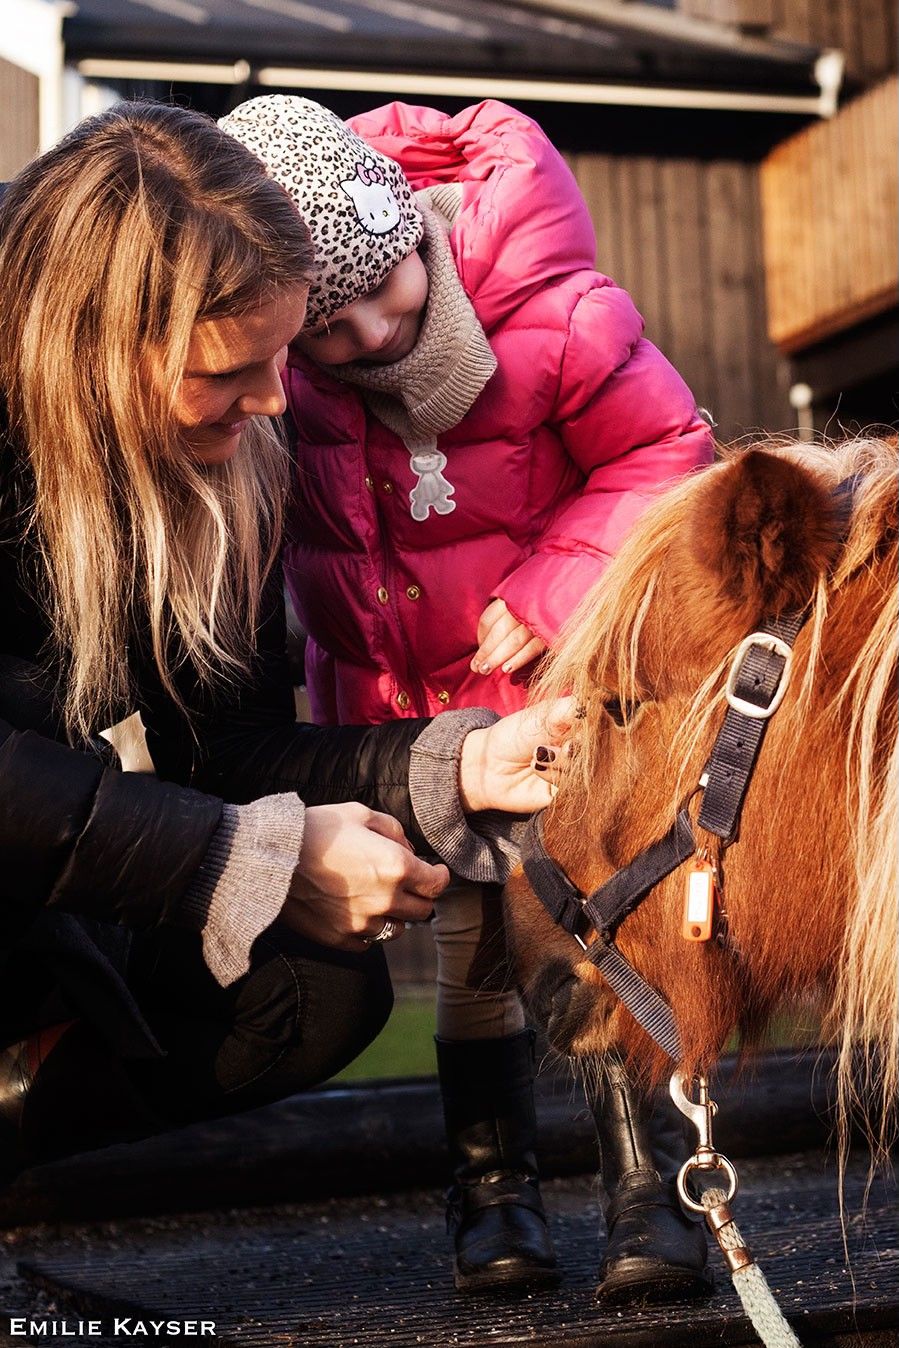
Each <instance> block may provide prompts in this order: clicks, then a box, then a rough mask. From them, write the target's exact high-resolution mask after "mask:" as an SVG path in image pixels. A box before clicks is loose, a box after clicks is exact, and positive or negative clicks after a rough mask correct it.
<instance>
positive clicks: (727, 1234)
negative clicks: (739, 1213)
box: [702, 1189, 801, 1348]
mask: <svg viewBox="0 0 899 1348" xmlns="http://www.w3.org/2000/svg"><path fill="white" fill-rule="evenodd" d="M702 1206H703V1208H704V1209H705V1220H706V1224H707V1225H708V1228H709V1230H710V1231H711V1233H712V1235H713V1236H714V1237H715V1239H716V1240H717V1242H718V1245H719V1247H720V1249H721V1253H722V1254H723V1255H724V1259H725V1263H726V1264H727V1266H728V1268H729V1269H730V1274H731V1278H732V1280H733V1284H734V1290H735V1291H736V1293H737V1296H738V1297H739V1298H740V1301H741V1302H742V1303H743V1309H744V1311H745V1312H746V1314H747V1316H748V1317H749V1320H750V1322H751V1324H752V1327H753V1329H754V1330H755V1332H756V1334H758V1336H759V1338H760V1339H761V1341H762V1343H763V1344H764V1345H765V1348H801V1344H800V1342H799V1340H798V1339H797V1337H796V1335H795V1334H794V1333H793V1331H792V1329H791V1328H790V1326H789V1324H788V1323H787V1321H786V1320H785V1319H784V1315H783V1311H782V1310H781V1309H780V1307H779V1306H778V1304H777V1302H776V1301H775V1299H774V1293H773V1292H772V1291H771V1288H770V1287H769V1286H768V1280H767V1278H766V1277H765V1275H764V1273H763V1272H762V1270H761V1269H760V1268H759V1266H758V1264H757V1263H756V1262H755V1259H754V1258H753V1257H752V1252H751V1251H750V1249H749V1247H748V1246H747V1245H746V1244H745V1242H744V1240H743V1237H742V1236H741V1235H740V1229H739V1227H738V1226H737V1224H736V1222H735V1221H734V1218H733V1214H732V1212H731V1210H730V1207H729V1205H728V1202H727V1194H726V1193H725V1192H724V1190H723V1189H706V1191H705V1193H704V1194H703V1195H702Z"/></svg>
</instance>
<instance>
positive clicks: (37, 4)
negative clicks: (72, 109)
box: [0, 0, 76, 151]
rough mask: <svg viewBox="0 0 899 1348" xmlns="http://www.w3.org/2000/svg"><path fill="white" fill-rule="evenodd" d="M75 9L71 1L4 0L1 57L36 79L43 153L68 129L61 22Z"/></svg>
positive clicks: (0, 29)
mask: <svg viewBox="0 0 899 1348" xmlns="http://www.w3.org/2000/svg"><path fill="white" fill-rule="evenodd" d="M75 8H76V7H75V5H74V4H72V3H70V0H3V22H2V23H0V57H3V59H4V60H6V61H9V62H10V63H11V64H12V65H15V66H18V67H19V68H20V69H21V70H27V71H28V72H29V73H30V74H32V75H36V76H37V79H38V81H39V83H38V90H39V93H38V99H39V104H38V138H39V144H38V149H39V150H40V151H44V150H48V149H49V148H50V146H51V145H53V144H55V142H56V141H57V140H59V137H60V136H61V135H62V133H63V131H64V130H65V129H66V120H65V114H64V104H63V43H62V21H63V19H64V18H65V17H66V16H67V15H68V14H74V12H75Z"/></svg>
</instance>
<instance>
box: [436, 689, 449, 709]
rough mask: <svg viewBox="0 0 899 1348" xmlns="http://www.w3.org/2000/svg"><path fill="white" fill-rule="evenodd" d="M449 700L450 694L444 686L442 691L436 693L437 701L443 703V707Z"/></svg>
mask: <svg viewBox="0 0 899 1348" xmlns="http://www.w3.org/2000/svg"><path fill="white" fill-rule="evenodd" d="M449 700H450V695H449V693H448V692H447V691H446V689H445V688H444V690H443V692H442V693H438V694H437V701H438V702H442V703H443V705H444V707H445V706H446V704H447V703H448V702H449Z"/></svg>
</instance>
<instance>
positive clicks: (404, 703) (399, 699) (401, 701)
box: [396, 693, 411, 711]
mask: <svg viewBox="0 0 899 1348" xmlns="http://www.w3.org/2000/svg"><path fill="white" fill-rule="evenodd" d="M410 700H411V699H410V697H409V694H408V693H397V695H396V705H397V706H398V707H399V708H400V709H401V711H405V710H406V708H407V707H408V705H409V702H410Z"/></svg>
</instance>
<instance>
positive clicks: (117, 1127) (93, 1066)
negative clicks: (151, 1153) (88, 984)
mask: <svg viewBox="0 0 899 1348" xmlns="http://www.w3.org/2000/svg"><path fill="white" fill-rule="evenodd" d="M160 1126H161V1124H160V1122H159V1120H157V1119H156V1118H154V1117H153V1115H152V1114H150V1112H149V1111H148V1110H147V1109H146V1107H145V1105H144V1104H143V1103H142V1101H141V1100H140V1099H139V1098H138V1096H137V1094H136V1093H135V1091H134V1089H133V1088H132V1086H131V1084H130V1082H129V1081H128V1079H127V1076H126V1074H125V1072H124V1069H123V1067H122V1064H121V1062H120V1061H119V1060H118V1059H117V1058H116V1056H115V1055H114V1053H113V1052H112V1051H111V1050H110V1049H108V1048H107V1047H106V1045H105V1044H104V1043H103V1041H102V1040H101V1039H100V1038H99V1036H98V1035H96V1034H95V1033H94V1032H93V1031H92V1030H91V1029H90V1027H89V1026H86V1025H84V1024H81V1023H80V1022H77V1021H76V1022H74V1023H71V1024H66V1025H54V1026H49V1027H48V1028H47V1029H44V1030H37V1031H35V1033H34V1034H31V1035H29V1036H28V1038H27V1039H23V1040H21V1041H20V1042H19V1043H16V1044H10V1045H9V1046H8V1047H7V1048H4V1049H0V1182H2V1181H11V1180H13V1179H14V1178H15V1176H16V1175H17V1174H19V1172H20V1171H22V1170H27V1169H28V1167H29V1166H32V1165H41V1164H43V1163H44V1162H46V1161H53V1160H57V1159H59V1158H60V1157H62V1156H71V1155H74V1154H75V1153H76V1152H80V1151H92V1150H94V1149H95V1148H97V1147H105V1146H109V1145H110V1144H111V1143H113V1142H125V1141H130V1140H133V1139H134V1138H137V1137H145V1136H146V1135H147V1134H148V1133H152V1132H156V1131H158V1129H159V1128H160Z"/></svg>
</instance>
